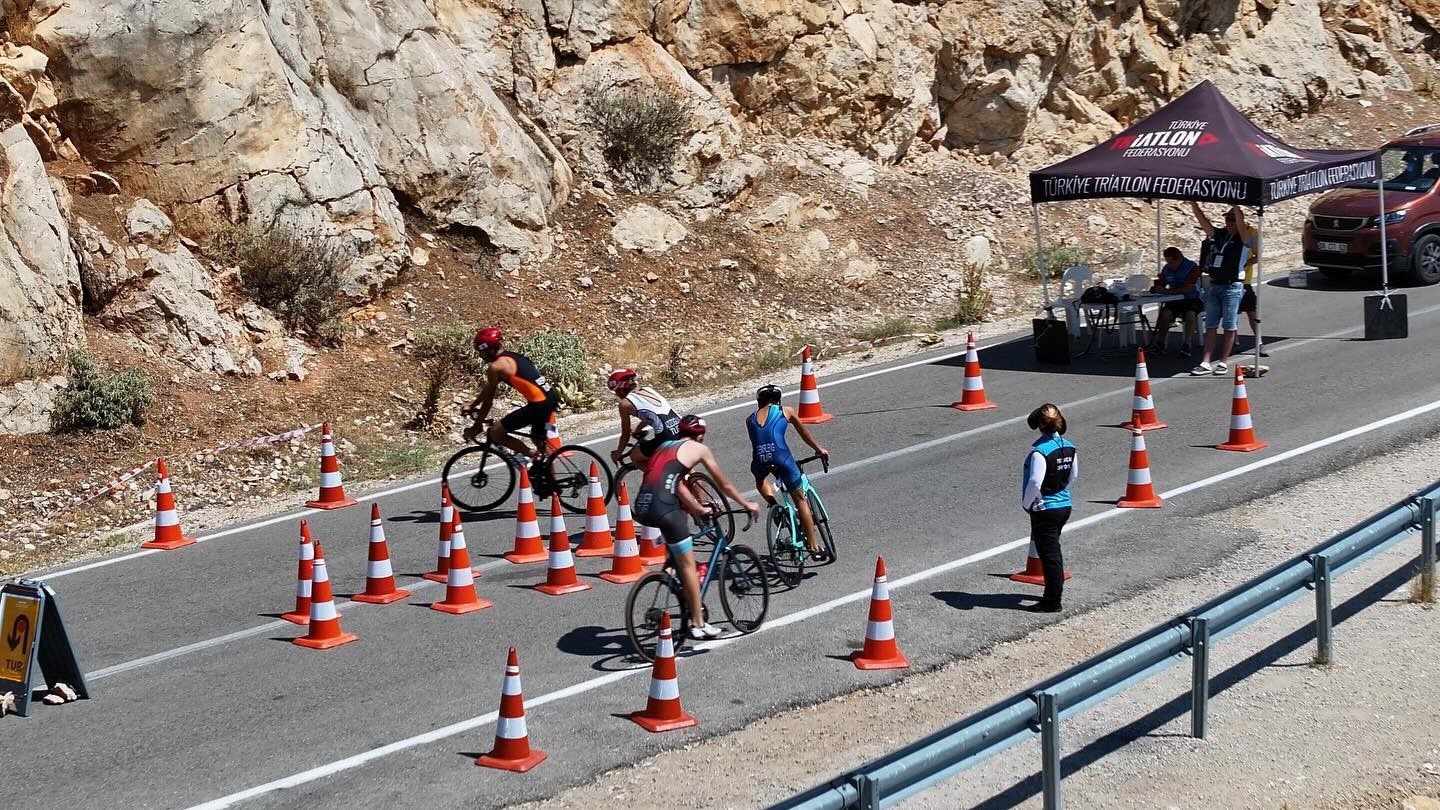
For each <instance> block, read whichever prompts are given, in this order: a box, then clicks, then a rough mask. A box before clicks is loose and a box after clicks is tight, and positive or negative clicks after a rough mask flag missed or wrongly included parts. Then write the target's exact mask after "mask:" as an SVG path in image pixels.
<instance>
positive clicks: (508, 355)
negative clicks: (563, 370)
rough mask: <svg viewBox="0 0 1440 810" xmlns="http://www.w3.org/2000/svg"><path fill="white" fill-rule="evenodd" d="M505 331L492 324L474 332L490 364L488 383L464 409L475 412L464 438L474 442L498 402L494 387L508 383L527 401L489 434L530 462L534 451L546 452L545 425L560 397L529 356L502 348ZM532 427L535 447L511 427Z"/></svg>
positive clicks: (516, 428) (476, 342)
mask: <svg viewBox="0 0 1440 810" xmlns="http://www.w3.org/2000/svg"><path fill="white" fill-rule="evenodd" d="M503 340H504V335H502V334H501V333H500V330H499V329H497V328H495V327H493V326H490V327H486V328H484V329H481V330H480V331H478V332H476V333H475V351H476V352H477V353H479V354H480V356H481V357H483V358H485V362H486V363H488V364H489V367H488V368H487V369H486V370H485V387H484V389H482V390H481V391H480V396H478V397H476V398H475V401H474V402H472V403H470V406H469V407H467V408H465V409H464V410H462V411H461V413H463V414H474V415H475V424H473V425H471V426H470V427H469V428H468V429H466V431H465V441H467V442H473V441H475V437H476V436H477V435H478V434H479V433H480V431H481V429H482V428H483V427H484V422H485V418H486V417H487V416H489V415H490V408H491V406H492V405H494V404H495V390H496V389H497V388H498V387H499V386H500V383H502V382H504V383H508V384H509V385H510V387H511V388H513V389H515V393H517V394H519V395H520V396H522V397H524V398H525V404H524V405H521V406H520V407H519V408H516V409H515V410H513V411H511V412H510V413H507V414H505V416H503V417H501V419H500V420H499V421H498V422H495V423H494V424H492V425H491V426H490V429H489V431H488V432H487V434H486V436H487V438H489V440H490V442H491V443H492V444H499V445H503V446H505V447H506V448H508V449H510V450H512V451H514V452H515V453H516V454H517V455H518V456H519V459H518V460H519V461H520V463H521V464H525V465H528V464H529V462H530V458H531V456H532V455H534V456H539V455H543V454H544V451H545V426H546V424H547V423H548V422H549V421H550V415H551V414H553V413H555V411H556V409H557V408H559V407H560V397H559V396H558V395H556V393H555V389H554V387H553V386H551V385H550V381H549V380H547V379H545V375H544V374H541V373H540V370H539V369H538V368H536V367H535V364H534V363H533V362H531V360H530V358H528V357H526V356H525V355H523V354H517V353H516V352H507V351H501V349H500V344H501V342H502V341H503ZM524 427H529V428H530V440H531V441H533V442H534V443H535V449H534V450H533V451H532V450H531V449H530V448H529V447H527V446H526V445H525V442H523V441H521V440H520V439H519V438H518V437H516V436H512V435H510V432H511V431H518V430H520V429H521V428H524Z"/></svg>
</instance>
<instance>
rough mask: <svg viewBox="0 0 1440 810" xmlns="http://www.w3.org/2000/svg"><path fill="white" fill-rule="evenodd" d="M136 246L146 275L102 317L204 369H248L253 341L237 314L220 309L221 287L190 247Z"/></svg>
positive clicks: (146, 344)
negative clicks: (216, 283)
mask: <svg viewBox="0 0 1440 810" xmlns="http://www.w3.org/2000/svg"><path fill="white" fill-rule="evenodd" d="M132 250H133V251H134V253H135V255H136V256H137V257H138V260H139V261H140V262H142V263H143V264H144V271H143V276H142V279H141V281H140V282H139V284H137V285H135V286H134V287H132V288H131V289H130V290H128V291H126V292H125V293H124V294H122V295H120V296H119V297H117V298H116V299H115V300H114V301H113V302H112V303H111V304H110V305H109V306H108V307H106V308H105V310H104V312H103V313H102V315H101V321H102V322H103V323H105V324H107V325H109V326H111V327H112V328H116V329H120V330H123V331H126V332H129V333H130V334H132V335H133V336H134V337H135V338H136V339H137V340H138V341H139V343H140V344H141V345H142V346H143V347H146V348H148V349H151V350H158V351H160V352H162V353H164V354H169V355H173V356H176V357H178V358H180V359H181V360H183V361H184V362H185V363H187V364H188V365H189V366H190V367H192V368H194V369H196V370H198V371H207V372H210V371H213V372H218V373H221V374H242V373H246V371H247V369H246V368H245V367H244V366H243V365H242V364H244V363H245V362H246V361H247V360H249V358H250V356H251V355H252V354H253V348H252V346H251V343H250V340H249V339H248V338H247V337H246V335H245V334H244V331H243V329H242V327H241V326H240V324H239V323H238V322H236V321H235V319H234V318H232V317H230V316H228V315H224V314H222V313H221V312H220V311H219V309H218V307H217V306H216V300H217V299H218V298H219V291H218V290H217V289H216V288H215V284H214V282H213V281H212V280H211V278H210V274H209V272H207V271H206V269H205V267H204V266H203V265H201V264H200V262H199V261H198V260H196V258H195V257H194V255H192V254H191V253H190V251H189V249H187V248H186V247H185V246H184V245H176V246H175V247H174V249H173V250H171V251H170V252H161V251H159V250H156V249H155V248H153V247H151V246H149V245H143V244H142V245H136V246H134V247H133V248H132Z"/></svg>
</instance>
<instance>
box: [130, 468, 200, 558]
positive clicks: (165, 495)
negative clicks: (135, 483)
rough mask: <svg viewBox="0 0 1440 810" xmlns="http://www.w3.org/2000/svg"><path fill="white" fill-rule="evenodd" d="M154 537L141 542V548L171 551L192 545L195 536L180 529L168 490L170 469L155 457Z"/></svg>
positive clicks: (172, 497) (178, 518)
mask: <svg viewBox="0 0 1440 810" xmlns="http://www.w3.org/2000/svg"><path fill="white" fill-rule="evenodd" d="M155 473H156V475H157V476H159V477H158V478H156V480H155V539H153V540H150V541H148V542H146V543H141V544H140V547H141V548H158V549H161V550H163V551H172V550H174V549H177V548H184V547H185V546H188V545H192V544H193V543H194V542H195V538H193V537H189V536H187V535H186V534H185V532H183V531H181V529H180V516H179V515H178V514H176V512H175V494H174V493H173V492H171V491H170V471H169V469H167V468H166V466H165V459H163V458H158V459H155Z"/></svg>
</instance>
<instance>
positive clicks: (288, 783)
mask: <svg viewBox="0 0 1440 810" xmlns="http://www.w3.org/2000/svg"><path fill="white" fill-rule="evenodd" d="M1277 348H1278V347H1277ZM1436 410H1440V400H1435V401H1433V402H1429V403H1426V404H1425V405H1420V406H1418V407H1415V408H1411V409H1410V410H1408V411H1403V412H1401V413H1397V414H1394V415H1392V416H1387V417H1385V418H1383V419H1378V420H1376V421H1374V422H1370V423H1368V424H1365V425H1361V426H1359V427H1356V428H1351V429H1350V430H1347V431H1344V432H1343V433H1337V434H1335V435H1333V436H1327V437H1325V438H1323V439H1319V440H1317V441H1313V442H1310V443H1309V444H1305V445H1301V446H1300V447H1296V448H1294V449H1291V450H1287V451H1285V452H1283V453H1277V454H1276V455H1274V456H1270V457H1268V458H1263V459H1260V460H1258V461H1254V462H1252V463H1250V464H1246V465H1244V466H1242V467H1236V468H1235V469H1233V470H1227V471H1225V472H1222V473H1218V474H1216V475H1212V476H1210V477H1208V478H1204V479H1201V480H1199V481H1195V482H1193V483H1190V484H1185V485H1184V486H1180V487H1176V488H1175V489H1172V490H1169V491H1168V492H1162V493H1160V496H1161V497H1162V498H1166V499H1170V498H1176V497H1179V496H1181V495H1184V494H1186V493H1189V492H1195V491H1196V490H1200V489H1204V488H1206V487H1210V486H1214V485H1215V484H1218V483H1221V482H1223V481H1228V480H1230V479H1232V478H1238V477H1240V476H1243V475H1246V474H1248V473H1251V472H1254V471H1256V470H1260V469H1264V468H1266V467H1270V466H1273V465H1275V464H1280V463H1283V462H1285V461H1289V460H1290V459H1292V458H1295V457H1296V456H1301V455H1304V454H1306V453H1311V452H1314V451H1315V450H1319V449H1321V448H1324V447H1328V446H1330V445H1332V444H1337V443H1339V442H1342V441H1346V440H1348V439H1351V438H1354V437H1356V436H1360V435H1363V434H1366V433H1370V432H1372V431H1375V430H1379V429H1381V428H1384V427H1388V426H1390V425H1394V424H1398V423H1400V422H1404V421H1407V420H1410V419H1414V418H1415V417H1417V416H1423V415H1425V414H1428V413H1431V412H1433V411H1436ZM1133 511H1134V510H1130V509H1120V508H1112V509H1109V510H1107V511H1105V512H1100V513H1098V514H1095V515H1090V516H1089V517H1085V518H1081V519H1079V520H1076V521H1074V522H1073V523H1071V524H1070V525H1069V526H1068V527H1067V528H1068V529H1069V531H1074V530H1076V529H1082V528H1085V527H1086V526H1092V525H1094V524H1096V523H1100V522H1102V521H1105V520H1110V519H1111V518H1114V517H1116V516H1117V515H1120V514H1124V513H1133ZM1029 542H1030V538H1029V537H1028V536H1026V537H1022V538H1019V539H1017V540H1012V541H1010V542H1009V543H1005V544H1002V545H998V546H995V547H993V548H989V549H985V550H984V551H978V552H976V553H974V554H971V555H968V556H966V557H961V558H959V559H956V560H951V561H949V562H946V563H941V564H940V565H936V566H933V567H930V568H926V569H923V570H920V571H916V572H915V573H913V574H908V575H906V576H903V577H900V578H898V579H893V580H891V581H890V588H891V590H895V589H897V588H904V587H906V586H909V585H913V584H915V583H918V582H924V581H925V580H928V579H932V578H934V577H937V576H940V575H941V574H945V573H948V572H950V571H954V570H955V569H958V568H962V567H965V566H969V565H973V564H975V563H977V562H980V561H982V560H987V559H990V558H991V557H995V556H998V555H1000V554H1003V553H1005V552H1008V551H1013V550H1015V549H1018V548H1020V547H1022V546H1025V545H1027V544H1028V543H1029ZM870 592H871V588H870V586H869V585H867V586H866V587H865V588H864V589H863V590H858V591H855V592H853V593H848V594H845V595H844V596H839V597H836V598H834V599H831V600H829V601H828V602H823V603H821V604H818V605H814V606H813V607H808V608H804V609H802V610H798V611H795V612H794V613H788V614H786V615H784V616H781V617H779V618H777V619H775V620H774V621H771V622H767V623H766V624H765V626H764V627H762V628H760V630H759V631H757V632H756V633H754V634H752V635H750V636H732V637H730V638H723V639H717V640H715V641H710V642H705V643H703V644H701V645H697V647H698V648H700V649H718V648H721V647H726V646H729V645H731V644H735V643H737V642H740V641H742V640H744V639H748V638H753V637H754V636H758V635H762V634H764V633H766V632H768V631H773V630H776V629H779V628H781V627H786V626H788V625H791V624H795V623H797V622H802V621H804V620H806V619H811V618H814V617H816V616H820V615H823V614H825V613H829V612H830V611H832V610H835V609H836V608H839V607H843V606H845V605H848V604H851V603H853V602H859V601H861V600H862V599H866V598H868V597H869V596H870ZM645 671H647V669H646V668H645V667H638V668H636V669H629V670H622V671H619V672H611V673H608V674H606V675H602V676H600V677H597V678H591V679H590V680H587V681H582V682H580V683H577V684H573V685H571V686H568V687H565V688H563V689H559V690H556V691H554V692H548V693H546V694H544V695H541V696H540V697H537V698H533V699H530V700H527V701H525V706H526V708H532V707H536V706H543V705H545V704H547V703H553V702H555V701H558V700H563V699H565V698H568V697H573V696H575V695H581V694H585V693H586V692H591V691H594V690H596V689H599V688H601V687H603V686H607V685H609V684H612V683H614V682H616V681H618V680H621V679H622V678H628V677H630V676H633V675H636V674H638V673H641V672H645ZM497 717H498V713H497V712H489V713H487V714H482V715H478V716H476V717H472V718H470V719H468V720H461V721H460V722H458V723H452V724H450V725H448V726H442V727H441V728H437V729H434V730H432V731H427V732H425V733H423V734H418V735H415V736H413V737H407V738H405V739H403V740H397V741H395V742H392V743H389V744H386V745H383V746H381V747H379V748H375V749H372V750H369V751H365V752H363V753H360V754H355V755H353V756H349V757H346V758H344V759H339V760H336V761H334V762H329V763H326V764H324V765H319V766H316V767H314V768H310V769H309V770H306V771H301V772H300V773H297V774H293V775H291V776H287V777H284V778H282V779H277V780H274V781H272V782H266V783H265V784H263V785H257V786H255V787H252V788H248V789H246V790H242V791H240V792H238V793H231V794H229V795H227V796H222V797H220V798H218V799H213V800H211V801H208V802H205V803H203V804H198V805H195V806H194V807H193V808H191V810H219V808H225V807H233V806H234V805H236V804H239V803H240V802H243V801H246V800H249V799H253V798H257V797H259V796H263V795H265V794H267V793H272V792H274V791H277V790H284V789H287V788H294V787H299V786H300V785H304V784H307V783H309V782H313V781H316V780H318V779H324V778H326V777H329V776H333V775H334V774H337V773H340V772H342V771H347V770H351V769H353V768H358V767H360V766H361V765H364V764H366V763H368V762H372V761H374V760H376V759H380V758H382V757H385V756H389V755H390V754H394V753H399V752H401V751H405V750H408V749H411V748H415V747H418V746H421V745H427V744H429V743H433V742H438V741H439V740H443V739H446V738H448V737H453V736H455V735H456V734H462V733H464V732H467V731H471V730H474V729H476V728H479V727H481V726H484V725H487V724H489V723H492V722H494V721H495V720H496V718H497Z"/></svg>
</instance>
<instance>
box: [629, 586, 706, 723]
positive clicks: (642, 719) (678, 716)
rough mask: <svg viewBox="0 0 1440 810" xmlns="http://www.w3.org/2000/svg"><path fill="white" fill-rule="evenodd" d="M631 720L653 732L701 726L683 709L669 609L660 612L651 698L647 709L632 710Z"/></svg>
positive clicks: (646, 704)
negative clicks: (681, 706) (658, 637)
mask: <svg viewBox="0 0 1440 810" xmlns="http://www.w3.org/2000/svg"><path fill="white" fill-rule="evenodd" d="M630 719H631V720H634V721H635V722H636V723H637V724H638V725H639V726H640V727H641V728H643V729H645V730H646V731H649V732H652V733H659V732H662V731H675V730H676V729H682V728H689V727H691V726H698V725H700V721H699V720H696V719H695V718H694V716H693V715H689V714H686V713H685V710H684V709H682V708H680V681H679V679H678V678H677V676H676V671H675V640H674V637H673V636H671V635H670V612H669V611H666V612H664V613H661V614H660V640H659V641H657V642H656V643H655V663H654V664H653V665H652V666H651V667H650V698H649V699H648V700H646V701H645V710H644V711H639V712H631V713H630Z"/></svg>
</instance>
